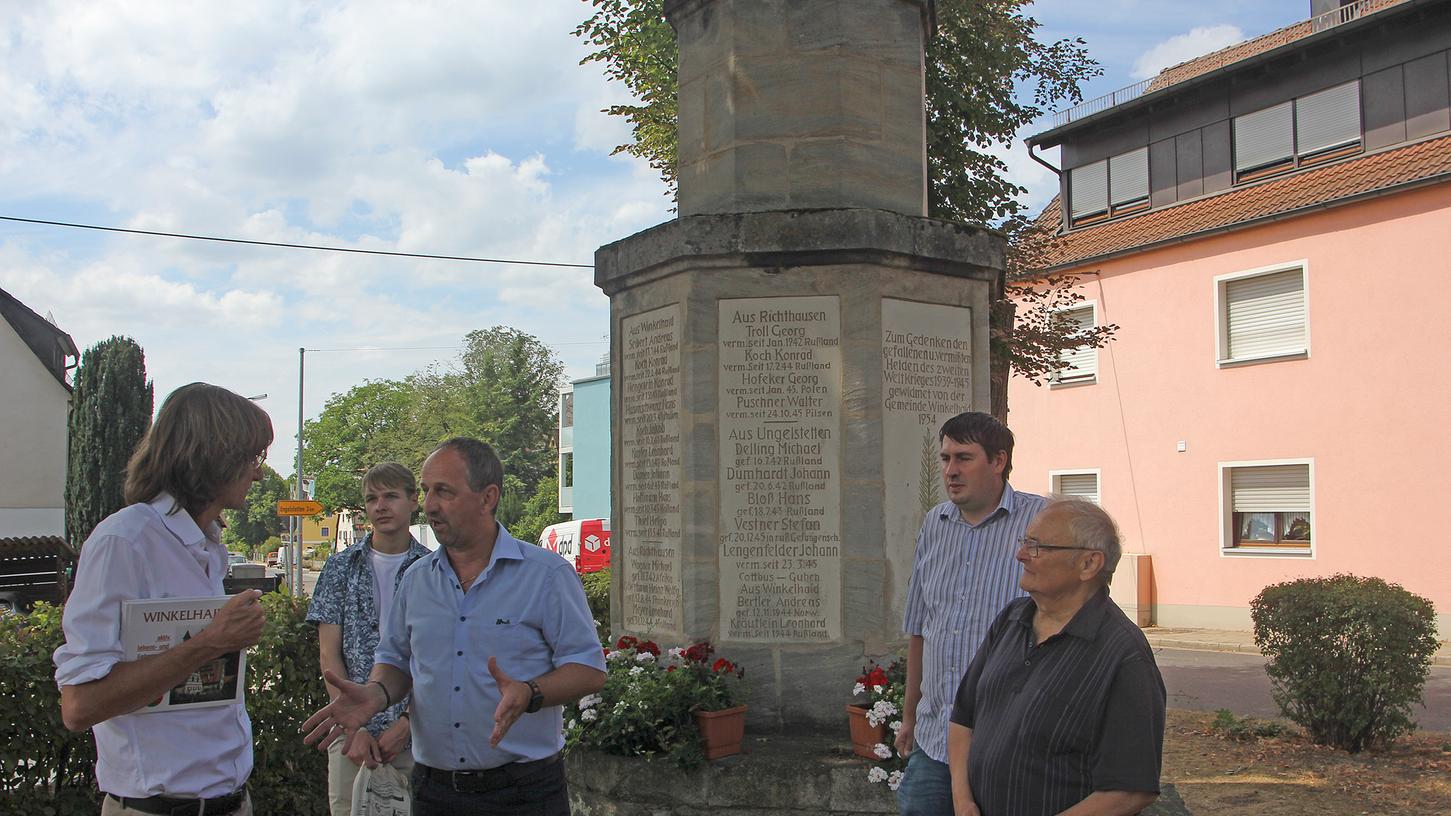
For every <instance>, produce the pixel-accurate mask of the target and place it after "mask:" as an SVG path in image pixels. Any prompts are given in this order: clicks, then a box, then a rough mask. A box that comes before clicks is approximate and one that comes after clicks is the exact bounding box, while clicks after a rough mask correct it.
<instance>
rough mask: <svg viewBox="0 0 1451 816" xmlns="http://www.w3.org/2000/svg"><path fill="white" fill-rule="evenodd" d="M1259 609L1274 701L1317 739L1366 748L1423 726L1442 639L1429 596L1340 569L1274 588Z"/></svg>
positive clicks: (1257, 631) (1257, 627)
mask: <svg viewBox="0 0 1451 816" xmlns="http://www.w3.org/2000/svg"><path fill="white" fill-rule="evenodd" d="M1250 616H1251V618H1252V619H1253V621H1254V636H1255V645H1257V646H1259V649H1260V651H1261V652H1263V653H1264V655H1265V657H1266V658H1267V659H1268V663H1267V664H1266V666H1265V671H1266V672H1267V673H1268V674H1269V676H1270V681H1271V683H1272V686H1273V689H1272V691H1273V694H1274V698H1275V702H1276V703H1278V704H1279V706H1280V710H1281V711H1282V712H1284V714H1285V716H1286V717H1288V718H1289V719H1290V720H1291V721H1293V722H1295V723H1298V724H1299V725H1301V726H1303V727H1304V728H1305V730H1306V731H1307V732H1309V735H1310V738H1311V739H1312V740H1313V741H1315V742H1317V743H1320V744H1322V745H1332V746H1334V747H1337V748H1343V749H1344V750H1346V751H1349V752H1350V753H1359V752H1360V751H1361V750H1363V749H1365V748H1374V747H1380V746H1384V745H1386V744H1388V743H1390V742H1391V741H1392V740H1394V739H1395V738H1396V737H1399V736H1400V735H1402V734H1407V733H1410V732H1411V731H1412V730H1414V729H1415V727H1416V726H1415V722H1414V721H1413V720H1412V719H1411V706H1412V704H1414V703H1418V702H1420V701H1421V691H1422V688H1423V687H1424V686H1425V684H1426V679H1427V678H1428V677H1429V676H1430V673H1431V656H1432V655H1433V654H1434V653H1435V651H1436V646H1437V644H1436V623H1435V620H1436V618H1435V609H1434V607H1433V606H1432V605H1431V602H1430V601H1429V600H1427V599H1425V598H1422V597H1420V596H1418V595H1415V594H1413V593H1411V592H1408V591H1406V590H1405V589H1403V588H1401V587H1400V586H1399V585H1397V584H1390V583H1386V582H1385V581H1383V580H1381V579H1379V578H1359V577H1356V576H1354V575H1334V576H1331V577H1329V578H1305V579H1301V580H1298V581H1289V582H1286V583H1282V584H1274V585H1272V586H1269V587H1266V588H1265V589H1264V591H1262V592H1261V593H1260V594H1259V595H1258V596H1256V597H1255V599H1254V600H1253V601H1252V602H1251V603H1250Z"/></svg>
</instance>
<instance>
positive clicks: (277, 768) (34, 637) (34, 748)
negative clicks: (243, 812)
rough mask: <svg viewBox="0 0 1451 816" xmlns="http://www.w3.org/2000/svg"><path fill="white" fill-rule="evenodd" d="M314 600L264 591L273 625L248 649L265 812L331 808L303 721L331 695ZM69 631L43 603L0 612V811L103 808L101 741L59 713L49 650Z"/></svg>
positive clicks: (307, 814)
mask: <svg viewBox="0 0 1451 816" xmlns="http://www.w3.org/2000/svg"><path fill="white" fill-rule="evenodd" d="M307 604H308V600H307V599H306V598H292V597H289V596H287V595H282V594H279V593H268V594H267V595H264V596H262V605H263V607H264V608H266V610H267V624H266V626H265V627H264V628H263V630H262V640H261V641H260V642H259V643H258V644H257V646H256V648H254V649H252V650H251V651H249V652H248V654H247V712H248V714H249V715H250V716H251V718H252V735H253V751H254V758H255V762H254V770H253V771H252V778H251V779H250V780H249V782H248V785H249V787H250V789H251V792H252V806H253V810H254V811H255V812H257V813H287V814H299V816H324V815H325V814H326V813H327V812H328V808H327V786H326V779H327V755H326V754H324V753H323V752H321V751H318V750H317V749H315V748H309V747H308V746H306V745H303V744H302V734H301V733H300V732H299V731H298V730H297V729H298V726H299V725H300V724H301V723H302V721H303V720H305V719H307V717H308V716H310V715H311V714H312V713H313V712H314V711H316V710H318V709H319V708H322V707H323V706H324V705H326V704H327V691H326V689H325V688H324V687H323V682H322V672H321V669H320V668H319V666H318V659H317V628H316V627H315V626H313V625H312V624H310V623H307V622H306V620H305V618H306V615H307ZM64 639H65V635H64V633H63V632H62V631H61V608H60V607H56V606H51V605H50V604H46V603H41V604H38V605H37V606H36V608H35V610H34V611H33V612H31V613H30V614H28V615H0V816H12V814H14V815H15V816H19V814H26V815H27V816H29V814H55V815H56V816H71V815H72V814H75V816H81V814H85V816H91V814H94V813H96V812H98V811H99V809H100V799H99V795H100V794H99V793H98V792H97V791H96V787H95V783H94V781H93V774H94V768H95V764H96V744H95V741H94V740H93V739H92V738H91V734H90V732H85V733H80V734H73V733H71V732H69V731H67V730H65V728H64V727H63V726H62V725H61V721H60V691H59V689H57V688H56V685H55V679H54V677H55V667H54V666H53V665H52V664H51V657H50V656H51V654H52V653H53V652H54V651H55V650H56V648H57V647H59V646H60V645H61V643H62V642H63V641H64ZM52 783H53V784H52Z"/></svg>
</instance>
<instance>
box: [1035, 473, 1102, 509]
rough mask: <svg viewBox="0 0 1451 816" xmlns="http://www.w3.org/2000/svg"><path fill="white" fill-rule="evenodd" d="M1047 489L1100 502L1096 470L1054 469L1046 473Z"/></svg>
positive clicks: (1060, 494)
mask: <svg viewBox="0 0 1451 816" xmlns="http://www.w3.org/2000/svg"><path fill="white" fill-rule="evenodd" d="M1048 483H1049V489H1050V490H1051V492H1053V493H1055V494H1057V495H1059V496H1072V497H1073V498H1076V499H1084V500H1085V501H1091V502H1093V503H1094V504H1101V502H1100V501H1099V494H1098V471H1097V470H1055V471H1052V472H1051V473H1049V474H1048Z"/></svg>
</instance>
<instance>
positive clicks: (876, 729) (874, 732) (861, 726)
mask: <svg viewBox="0 0 1451 816" xmlns="http://www.w3.org/2000/svg"><path fill="white" fill-rule="evenodd" d="M846 714H847V723H848V724H849V725H851V750H852V753H854V754H856V755H857V756H859V757H865V758H866V759H881V757H879V756H877V755H876V752H875V751H873V750H872V749H873V748H875V747H876V745H877V743H885V742H886V741H887V724H886V723H882V724H881V725H872V724H871V723H869V722H867V709H866V707H865V706H859V705H853V704H850V703H849V704H847V707H846Z"/></svg>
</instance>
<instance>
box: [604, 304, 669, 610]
mask: <svg viewBox="0 0 1451 816" xmlns="http://www.w3.org/2000/svg"><path fill="white" fill-rule="evenodd" d="M683 311H684V310H683V309H682V308H681V306H680V304H678V303H677V304H673V305H670V306H666V307H664V308H661V309H655V310H653V311H649V312H644V313H641V314H637V315H630V316H629V317H626V318H624V319H623V320H622V321H621V327H620V328H621V331H622V332H623V334H624V336H623V339H622V341H621V343H620V345H621V349H622V355H621V361H620V371H621V378H620V385H621V387H620V422H619V426H618V427H619V429H620V443H621V465H622V467H621V474H620V487H621V496H622V499H621V506H622V509H623V518H622V520H621V524H620V529H619V532H618V533H616V535H617V536H618V538H617V539H616V543H615V546H616V547H619V548H621V549H620V550H617V551H619V552H622V554H623V556H624V557H623V559H622V560H623V561H624V571H623V575H622V583H621V588H622V591H621V596H622V599H623V602H624V608H623V611H622V615H621V618H622V621H623V623H624V626H625V628H626V629H629V630H631V631H635V632H648V633H669V634H674V635H680V634H681V633H682V620H683V616H682V612H681V610H682V597H681V582H680V563H681V556H680V547H681V540H680V532H681V516H680V459H681V452H682V446H681V439H680V406H681V402H680V400H681V395H680V338H681V333H682V323H683V320H684V318H683V316H682V314H683Z"/></svg>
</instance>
